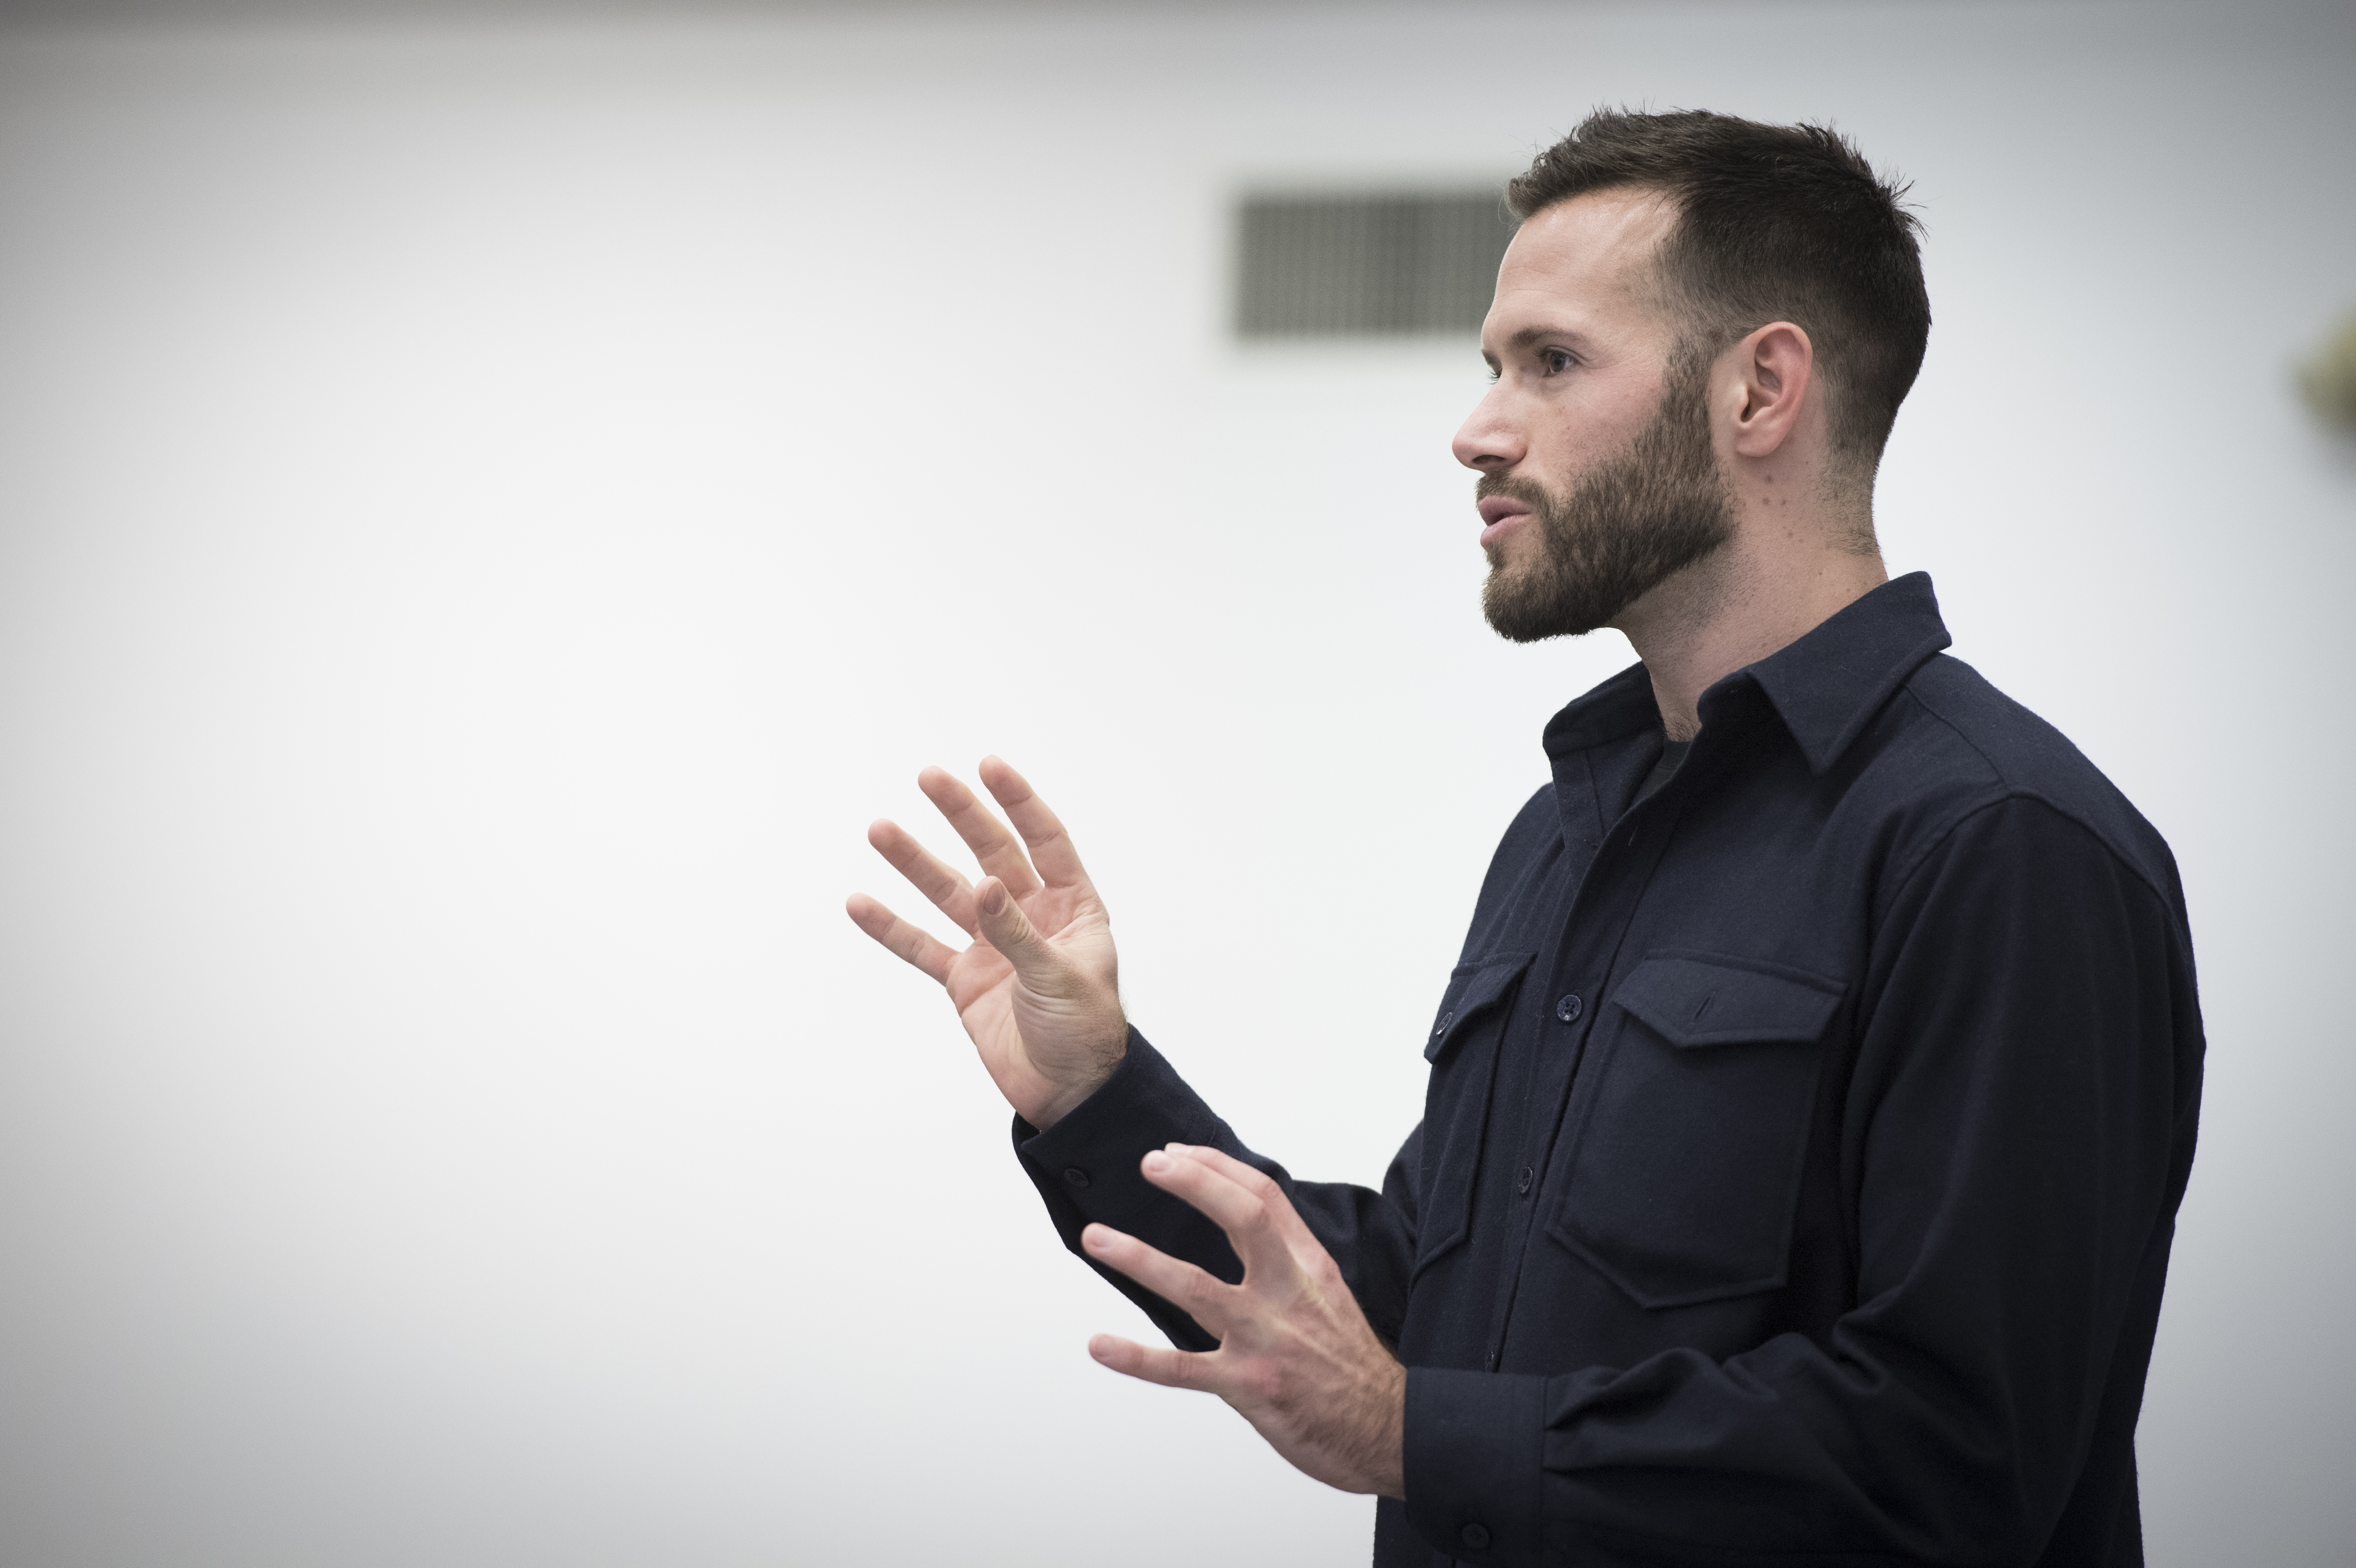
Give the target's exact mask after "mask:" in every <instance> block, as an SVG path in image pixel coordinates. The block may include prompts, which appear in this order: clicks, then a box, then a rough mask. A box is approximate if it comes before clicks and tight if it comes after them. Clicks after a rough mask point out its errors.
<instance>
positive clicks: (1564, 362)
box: [1538, 348, 1579, 376]
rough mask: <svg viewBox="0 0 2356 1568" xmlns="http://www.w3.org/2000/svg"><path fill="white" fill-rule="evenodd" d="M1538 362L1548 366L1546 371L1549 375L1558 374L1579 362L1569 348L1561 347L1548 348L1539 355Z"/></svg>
mask: <svg viewBox="0 0 2356 1568" xmlns="http://www.w3.org/2000/svg"><path fill="white" fill-rule="evenodd" d="M1538 362H1539V363H1540V364H1542V365H1544V366H1545V367H1546V373H1547V375H1549V376H1558V375H1560V374H1562V372H1564V371H1565V370H1568V369H1569V368H1571V367H1572V366H1573V365H1576V364H1578V363H1579V361H1578V360H1576V359H1574V358H1572V357H1570V354H1569V351H1568V350H1567V349H1561V348H1549V349H1547V351H1546V352H1545V353H1543V354H1541V355H1539V356H1538Z"/></svg>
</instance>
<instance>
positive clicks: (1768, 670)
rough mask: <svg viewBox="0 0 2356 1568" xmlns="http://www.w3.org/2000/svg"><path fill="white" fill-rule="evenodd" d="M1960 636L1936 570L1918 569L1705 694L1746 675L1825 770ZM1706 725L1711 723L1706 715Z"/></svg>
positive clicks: (1817, 768)
mask: <svg viewBox="0 0 2356 1568" xmlns="http://www.w3.org/2000/svg"><path fill="white" fill-rule="evenodd" d="M1952 642H1954V638H1953V637H1951V636H1949V635H1947V624H1946V623H1945V622H1944V621H1943V620H1941V619H1940V618H1939V599H1938V595H1936V594H1935V593H1933V592H1931V574H1930V573H1929V572H1927V571H1912V572H1909V573H1907V574H1906V575H1905V576H1904V577H1901V578H1896V579H1893V580H1892V581H1889V582H1885V583H1883V584H1882V585H1881V586H1880V587H1879V588H1876V589H1875V590H1873V591H1872V592H1869V593H1868V594H1866V595H1865V596H1864V597H1863V598H1861V599H1858V600H1857V601H1856V602H1855V603H1851V604H1849V605H1847V606H1846V607H1845V608H1843V609H1841V610H1839V611H1838V612H1837V613H1834V614H1833V615H1832V616H1831V617H1830V618H1828V619H1827V620H1826V621H1825V623H1824V624H1822V625H1820V626H1818V627H1817V628H1816V629H1815V631H1813V632H1810V633H1809V634H1808V635H1805V636H1804V637H1802V638H1800V639H1799V640H1798V641H1797V642H1794V643H1792V644H1791V645H1788V646H1786V647H1783V648H1779V649H1777V650H1776V651H1775V652H1774V653H1772V654H1769V655H1768V656H1766V657H1765V658H1763V659H1761V660H1760V661H1759V662H1758V663H1757V664H1754V665H1752V666H1751V667H1748V668H1747V669H1740V670H1737V671H1736V672H1735V673H1734V674H1732V675H1730V676H1729V677H1727V678H1726V679H1724V680H1722V681H1719V683H1718V685H1716V686H1714V687H1712V688H1710V689H1709V691H1706V692H1704V693H1702V699H1701V700H1702V708H1703V710H1704V712H1705V714H1706V713H1707V711H1708V709H1709V708H1710V707H1711V706H1713V704H1712V703H1711V702H1710V695H1711V693H1712V692H1717V691H1720V690H1723V689H1725V688H1728V687H1730V686H1731V685H1733V684H1734V683H1735V682H1737V681H1740V680H1742V679H1745V678H1746V677H1747V678H1748V679H1750V680H1751V681H1753V682H1755V683H1756V684H1757V686H1758V688H1759V689H1760V690H1762V691H1763V692H1765V693H1766V694H1767V700H1768V701H1770V702H1772V703H1773V704H1774V705H1775V711H1776V713H1777V714H1778V715H1780V716H1781V717H1782V719H1783V728H1784V729H1786V730H1788V731H1791V732H1792V739H1793V740H1794V741H1798V742H1799V746H1800V752H1801V754H1802V755H1803V756H1804V757H1806V758H1807V759H1808V771H1809V772H1811V773H1823V772H1824V771H1825V770H1826V768H1829V767H1831V766H1832V765H1833V764H1834V763H1837V762H1838V761H1839V760H1840V754H1841V753H1842V752H1846V751H1847V750H1848V748H1849V742H1851V741H1855V740H1856V739H1857V738H1858V735H1859V734H1861V733H1863V732H1864V730H1865V727H1866V725H1867V724H1869V723H1870V722H1871V721H1872V720H1873V716H1874V715H1875V714H1877V713H1879V712H1880V711H1881V708H1882V704H1884V703H1886V702H1888V701H1889V700H1890V696H1891V694H1893V693H1894V692H1896V691H1897V689H1898V688H1900V687H1901V686H1902V685H1904V684H1905V683H1906V679H1907V677H1909V676H1912V674H1913V673H1914V672H1915V671H1916V670H1917V669H1919V668H1921V667H1922V661H1923V660H1925V659H1927V658H1929V657H1930V656H1932V655H1933V654H1935V653H1937V652H1938V651H1939V650H1940V649H1941V648H1944V647H1945V646H1946V645H1948V644H1949V643H1952ZM1702 722H1703V725H1704V727H1705V728H1707V727H1708V722H1709V721H1708V718H1707V717H1705V718H1704V719H1703V720H1702Z"/></svg>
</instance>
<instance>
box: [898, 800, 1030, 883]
mask: <svg viewBox="0 0 2356 1568" xmlns="http://www.w3.org/2000/svg"><path fill="white" fill-rule="evenodd" d="M916 787H917V788H918V789H920V790H923V791H924V792H925V798H926V799H927V800H929V801H931V802H932V803H933V804H934V805H937V806H938V807H939V808H940V813H941V815H942V816H946V817H948V820H949V826H950V827H954V828H955V829H957V836H958V837H960V838H962V839H964V840H965V844H966V848H969V849H970V850H972V851H973V858H974V859H977V860H979V861H980V862H981V869H983V870H984V871H986V872H988V873H989V874H990V875H991V876H993V877H996V878H997V879H998V880H1000V881H1001V882H1004V883H1005V884H1006V891H1008V892H1010V893H1012V895H1013V896H1014V897H1015V898H1017V899H1027V898H1029V897H1030V896H1031V895H1032V894H1033V893H1035V892H1037V891H1039V877H1038V874H1037V873H1036V872H1034V871H1033V870H1032V869H1031V859H1030V857H1029V856H1027V855H1025V854H1023V846H1022V844H1021V843H1020V842H1019V841H1018V840H1017V839H1016V838H1015V837H1014V835H1013V834H1012V833H1009V832H1008V831H1007V830H1006V825H1005V824H1004V823H1002V822H1001V821H999V820H998V818H997V817H995V816H991V812H990V808H989V807H988V806H986V805H982V804H981V802H980V800H979V799H978V798H976V796H975V795H974V793H973V791H971V790H969V789H968V788H966V786H965V785H964V784H962V783H961V782H959V781H958V779H956V778H954V777H952V776H951V775H950V774H949V773H948V771H947V770H946V769H942V768H926V770H925V771H924V772H923V773H918V774H917V775H916Z"/></svg>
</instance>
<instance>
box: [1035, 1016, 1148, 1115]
mask: <svg viewBox="0 0 2356 1568" xmlns="http://www.w3.org/2000/svg"><path fill="white" fill-rule="evenodd" d="M1128 1054H1129V1025H1128V1023H1127V1021H1126V1020H1124V1021H1123V1022H1122V1024H1121V1026H1120V1032H1119V1034H1117V1035H1114V1036H1112V1037H1111V1042H1110V1043H1109V1044H1108V1045H1104V1046H1101V1047H1099V1048H1098V1049H1096V1050H1093V1051H1090V1052H1089V1053H1088V1060H1089V1065H1088V1066H1087V1068H1086V1069H1085V1070H1083V1071H1081V1072H1077V1073H1074V1074H1069V1075H1066V1076H1065V1077H1063V1078H1061V1079H1060V1080H1057V1081H1055V1082H1054V1083H1051V1084H1050V1086H1049V1087H1050V1093H1048V1094H1047V1096H1046V1097H1045V1098H1044V1099H1043V1100H1042V1101H1041V1102H1040V1103H1039V1104H1037V1105H1036V1106H1035V1107H1033V1108H1031V1109H1027V1110H1024V1111H1023V1120H1024V1121H1026V1122H1028V1123H1030V1124H1031V1125H1033V1126H1034V1127H1036V1128H1038V1129H1039V1130H1040V1131H1041V1132H1043V1133H1044V1132H1045V1131H1046V1130H1047V1129H1048V1128H1049V1127H1052V1126H1054V1125H1055V1124H1056V1123H1057V1122H1060V1121H1062V1120H1063V1119H1064V1118H1065V1117H1066V1116H1068V1115H1071V1114H1072V1113H1073V1112H1074V1111H1076V1110H1078V1109H1079V1108H1080V1106H1082V1105H1083V1104H1087V1101H1088V1100H1089V1098H1090V1097H1091V1096H1093V1095H1094V1094H1095V1093H1096V1092H1097V1091H1098V1090H1099V1089H1101V1088H1103V1087H1104V1086H1105V1084H1106V1083H1109V1082H1110V1081H1111V1079H1112V1075H1113V1074H1114V1073H1115V1072H1118V1071H1119V1068H1120V1064H1121V1060H1122V1059H1123V1058H1124V1057H1126V1056H1127V1055H1128Z"/></svg>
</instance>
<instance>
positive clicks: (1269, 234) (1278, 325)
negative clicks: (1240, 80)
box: [1236, 187, 1515, 339]
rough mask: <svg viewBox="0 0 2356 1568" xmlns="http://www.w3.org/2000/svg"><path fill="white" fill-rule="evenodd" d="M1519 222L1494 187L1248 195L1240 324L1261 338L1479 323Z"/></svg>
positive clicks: (1466, 328)
mask: <svg viewBox="0 0 2356 1568" xmlns="http://www.w3.org/2000/svg"><path fill="white" fill-rule="evenodd" d="M1514 227H1515V226H1514V220H1513V219H1511V218H1509V217H1507V216H1506V213H1505V205H1504V203H1503V202H1502V201H1501V200H1500V199H1499V196H1498V193H1497V191H1496V189H1495V188H1494V187H1491V188H1489V189H1486V190H1451V191H1408V192H1398V191H1392V192H1379V193H1377V192H1363V191H1361V192H1350V193H1346V194H1344V193H1335V194H1331V195H1299V194H1288V195H1283V196H1252V197H1245V198H1244V201H1243V205H1242V209H1241V212H1240V213H1239V215H1238V222H1237V230H1238V232H1239V234H1240V236H1241V240H1242V243H1241V248H1240V251H1241V276H1240V278H1239V280H1238V286H1237V291H1236V301H1237V311H1236V330H1237V334H1238V335H1239V336H1243V337H1246V338H1256V339H1264V338H1303V337H1396V336H1408V335H1412V334H1421V333H1467V332H1478V331H1479V330H1480V329H1481V318H1482V317H1483V316H1484V315H1487V314H1488V311H1489V298H1490V295H1491V294H1492V293H1494V290H1495V288H1496V284H1497V262H1498V261H1499V260H1501V259H1502V258H1503V257H1504V256H1505V244H1506V241H1508V240H1511V239H1513V237H1514Z"/></svg>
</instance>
